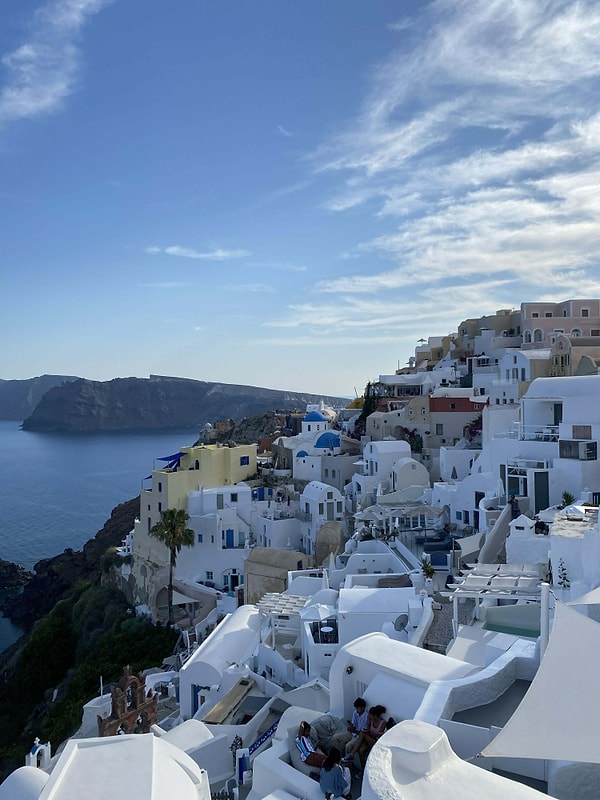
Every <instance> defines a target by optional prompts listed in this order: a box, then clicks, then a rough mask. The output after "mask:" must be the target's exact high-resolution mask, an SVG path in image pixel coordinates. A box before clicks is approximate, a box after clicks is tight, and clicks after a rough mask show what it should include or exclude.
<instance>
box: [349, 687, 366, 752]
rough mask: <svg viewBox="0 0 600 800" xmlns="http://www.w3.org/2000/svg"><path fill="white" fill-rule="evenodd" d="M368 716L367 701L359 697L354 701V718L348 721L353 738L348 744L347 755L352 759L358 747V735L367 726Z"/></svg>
mask: <svg viewBox="0 0 600 800" xmlns="http://www.w3.org/2000/svg"><path fill="white" fill-rule="evenodd" d="M368 718H369V714H368V712H367V703H366V701H365V700H363V699H362V697H357V698H356V700H355V701H354V711H353V712H352V719H351V720H350V721H349V722H348V730H349V731H350V733H351V734H352V739H351V740H350V741H349V742H348V744H347V745H346V756H347V757H348V758H350V759H351V758H352V756H353V755H354V752H355V751H356V749H357V748H358V737H359V736H360V734H361V733H362V731H364V730H366V728H367V724H368Z"/></svg>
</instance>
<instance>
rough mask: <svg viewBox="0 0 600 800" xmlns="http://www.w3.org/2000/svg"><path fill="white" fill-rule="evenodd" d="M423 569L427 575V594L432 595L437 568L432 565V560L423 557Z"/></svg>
mask: <svg viewBox="0 0 600 800" xmlns="http://www.w3.org/2000/svg"><path fill="white" fill-rule="evenodd" d="M421 571H422V572H423V575H424V576H425V589H426V590H427V594H428V595H429V596H430V597H431V596H432V595H433V576H434V575H435V570H434V568H433V567H432V565H431V561H428V560H427V559H426V558H422V559H421Z"/></svg>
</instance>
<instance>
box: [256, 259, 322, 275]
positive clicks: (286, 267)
mask: <svg viewBox="0 0 600 800" xmlns="http://www.w3.org/2000/svg"><path fill="white" fill-rule="evenodd" d="M248 266H249V267H256V268H257V269H273V270H279V271H280V272H306V271H307V270H308V267H305V266H303V265H302V264H290V263H288V262H286V261H282V262H279V261H249V262H248Z"/></svg>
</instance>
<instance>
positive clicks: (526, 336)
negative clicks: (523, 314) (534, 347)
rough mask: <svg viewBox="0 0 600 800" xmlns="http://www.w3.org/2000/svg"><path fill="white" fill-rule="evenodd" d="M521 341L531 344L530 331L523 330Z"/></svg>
mask: <svg viewBox="0 0 600 800" xmlns="http://www.w3.org/2000/svg"><path fill="white" fill-rule="evenodd" d="M523 342H524V343H525V344H531V331H523Z"/></svg>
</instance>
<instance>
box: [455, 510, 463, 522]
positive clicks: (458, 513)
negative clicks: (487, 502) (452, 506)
mask: <svg viewBox="0 0 600 800" xmlns="http://www.w3.org/2000/svg"><path fill="white" fill-rule="evenodd" d="M456 519H457V520H458V522H462V511H457V512H456Z"/></svg>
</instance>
